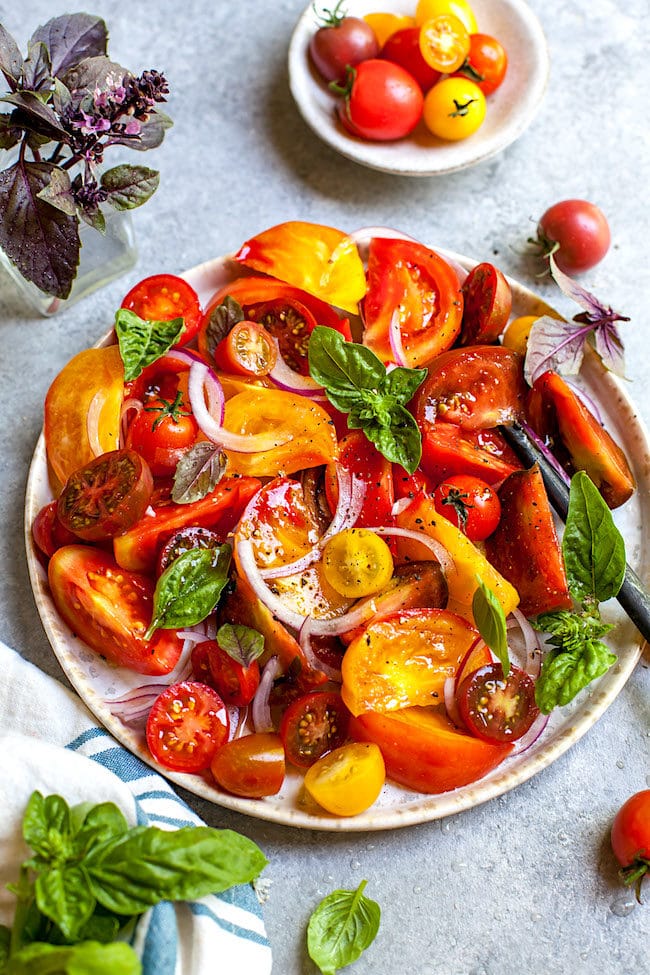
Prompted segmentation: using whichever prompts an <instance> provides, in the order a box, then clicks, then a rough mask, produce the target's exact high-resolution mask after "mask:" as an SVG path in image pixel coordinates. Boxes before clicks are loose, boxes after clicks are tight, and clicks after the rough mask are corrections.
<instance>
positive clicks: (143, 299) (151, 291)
mask: <svg viewBox="0 0 650 975" xmlns="http://www.w3.org/2000/svg"><path fill="white" fill-rule="evenodd" d="M122 308H128V309H129V311H132V312H135V314H136V315H138V316H139V317H140V318H143V319H145V321H154V322H166V321H171V319H173V318H182V319H183V322H184V328H183V332H182V334H181V338H180V339H179V341H178V342H177V343H176V344H177V345H187V343H188V342H191V340H192V339H193V338H194V336H195V335H196V334H197V332H198V330H199V326H200V324H201V320H202V318H203V309H202V308H201V303H200V301H199V296H198V295H197V293H196V291H195V290H194V288H193V287H192V286H191V285H190V284H188V283H187V281H185V279H184V278H179V277H177V276H176V275H175V274H153V275H152V276H151V277H148V278H144V280H143V281H140V282H139V283H138V284H136V285H135V286H134V287H133V288H131V290H130V291H129V292H128V294H127V295H125V297H124V299H123V300H122Z"/></svg>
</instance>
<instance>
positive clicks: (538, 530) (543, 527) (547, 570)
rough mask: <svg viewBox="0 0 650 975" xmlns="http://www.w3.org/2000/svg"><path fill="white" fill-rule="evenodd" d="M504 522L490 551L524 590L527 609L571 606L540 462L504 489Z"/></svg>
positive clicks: (523, 602)
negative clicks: (539, 466)
mask: <svg viewBox="0 0 650 975" xmlns="http://www.w3.org/2000/svg"><path fill="white" fill-rule="evenodd" d="M499 500H500V501H501V521H500V522H499V525H498V527H497V529H496V531H494V532H493V533H492V535H490V537H489V538H488V539H487V540H486V542H485V546H486V553H487V557H488V559H489V560H490V562H491V563H492V565H493V566H494V567H495V568H496V569H498V571H499V572H500V573H501V575H503V576H504V577H505V578H506V579H508V581H509V582H511V583H512V585H513V586H514V587H515V589H516V590H517V592H518V593H519V598H520V606H519V608H520V609H521V611H522V613H524V614H525V615H526V616H537V615H538V614H539V613H548V612H550V611H551V610H556V609H571V607H572V605H573V603H572V601H571V596H570V594H569V587H568V584H567V578H566V572H565V569H564V562H563V560H562V551H561V549H560V543H559V541H558V537H557V532H556V530H555V523H554V521H553V513H552V511H551V507H550V504H549V501H548V497H547V494H546V489H545V487H544V481H543V479H542V475H541V473H540V470H539V468H538V467H537V466H535V467H531V468H530V470H527V471H516V472H515V473H514V474H511V475H510V476H509V477H508V478H506V480H505V481H504V482H503V484H502V486H501V488H500V490H499Z"/></svg>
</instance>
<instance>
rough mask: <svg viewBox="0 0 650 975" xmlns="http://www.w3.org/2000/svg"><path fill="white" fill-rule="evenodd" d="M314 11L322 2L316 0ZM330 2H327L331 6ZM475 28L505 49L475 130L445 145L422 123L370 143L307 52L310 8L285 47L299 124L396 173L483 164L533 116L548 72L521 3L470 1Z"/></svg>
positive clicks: (358, 7) (359, 11)
mask: <svg viewBox="0 0 650 975" xmlns="http://www.w3.org/2000/svg"><path fill="white" fill-rule="evenodd" d="M317 6H318V8H319V9H320V8H321V6H322V4H317ZM330 6H332V5H330ZM344 7H345V10H346V13H347V14H349V15H350V16H355V17H363V15H364V14H367V13H374V12H376V11H378V10H381V11H387V12H388V11H389V12H390V13H396V14H409V15H413V13H414V11H415V7H416V0H390V2H389V3H387V4H381V3H378V2H377V0H349V2H346V3H345V4H344ZM472 9H473V10H474V13H475V15H476V20H477V23H478V27H479V30H480V31H481V33H484V34H491V35H492V36H493V37H496V38H498V40H500V41H501V43H502V44H503V46H504V47H505V49H506V52H507V54H508V70H507V73H506V77H505V80H504V82H503V84H502V85H501V87H500V88H498V89H497V91H496V92H494V93H493V94H492V95H490V96H489V98H488V106H487V114H486V118H485V122H484V123H483V125H482V126H481V128H480V129H479V130H478V131H477V132H475V133H474V134H473V135H471V136H470V137H469V138H467V139H463V140H462V141H460V142H444V141H443V140H442V139H438V138H436V136H434V135H431V133H430V132H429V131H428V130H427V128H426V127H425V125H424V122H420V123H419V124H418V126H417V127H416V129H415V130H414V131H413V132H412V133H411V135H410V136H408V137H407V138H405V139H400V140H398V141H397V142H369V141H365V140H363V139H358V138H356V137H355V136H353V135H351V134H350V133H349V132H347V131H346V130H345V129H344V128H343V126H342V125H341V123H340V122H339V121H338V119H337V117H336V112H335V105H336V98H335V96H334V95H333V94H332V93H331V92H330V91H329V89H328V87H327V84H326V82H324V81H323V80H322V79H321V78H320V76H319V75H318V73H317V72H316V70H315V68H314V67H313V66H312V64H311V62H310V59H309V55H308V48H309V41H310V39H311V37H312V35H313V34H314V31H315V30H316V29H317V27H318V17H317V15H316V14H315V12H314V9H313V6H312V5H310V6H308V7H307V8H306V9H305V11H304V13H303V14H302V16H301V18H300V20H299V21H298V23H297V25H296V28H295V30H294V33H293V35H292V37H291V43H290V45H289V84H290V87H291V93H292V95H293V97H294V99H295V101H296V104H297V106H298V109H299V110H300V113H301V115H302V117H303V118H304V120H305V122H307V124H308V125H309V126H310V128H311V129H313V131H314V132H315V133H316V135H317V136H318V137H319V138H321V139H323V141H324V142H327V143H328V145H330V146H331V147H332V148H333V149H336V150H337V152H340V153H341V154H342V155H344V156H347V158H348V159H353V160H354V161H355V162H358V163H361V164H362V165H364V166H369V167H370V168H371V169H380V170H383V171H384V172H387V173H395V174H398V175H401V176H436V175H441V174H443V173H452V172H454V171H455V170H458V169H465V168H466V167H468V166H474V165H475V164H476V163H479V162H483V160H485V159H489V158H490V157H491V156H495V155H496V154H497V153H499V152H501V151H502V150H503V149H505V148H506V146H509V145H510V144H511V143H512V142H514V141H515V139H518V138H519V136H520V135H521V134H522V132H523V131H524V130H525V129H526V128H527V126H528V125H529V124H530V122H531V121H532V120H533V118H534V116H535V113H536V112H537V110H538V108H539V106H540V103H541V101H542V97H543V95H544V90H545V88H546V81H547V78H548V72H549V58H548V50H547V47H546V39H545V37H544V33H543V31H542V28H541V26H540V23H539V21H538V20H537V18H536V16H535V14H534V13H533V12H532V10H531V9H530V8H529V7H528V5H527V4H526V3H524V2H523V0H473V2H472Z"/></svg>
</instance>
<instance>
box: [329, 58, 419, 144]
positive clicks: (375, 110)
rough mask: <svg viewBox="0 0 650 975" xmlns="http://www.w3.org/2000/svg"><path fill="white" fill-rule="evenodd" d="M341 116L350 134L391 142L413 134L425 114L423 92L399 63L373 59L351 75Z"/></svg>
mask: <svg viewBox="0 0 650 975" xmlns="http://www.w3.org/2000/svg"><path fill="white" fill-rule="evenodd" d="M348 77H349V81H348V85H347V86H346V91H345V93H344V97H343V98H342V100H341V101H340V102H339V105H338V115H339V118H340V120H341V122H342V123H343V125H344V126H345V128H346V129H348V131H349V132H352V134H353V135H357V136H360V137H361V138H362V139H371V140H373V141H374V142H390V141H392V140H394V139H401V138H403V137H404V136H405V135H408V134H409V132H412V131H413V129H414V128H415V126H416V125H417V124H418V122H419V121H420V117H421V115H422V101H423V99H422V90H421V88H420V86H419V84H418V83H417V81H416V80H415V78H414V77H413V76H412V75H410V74H409V73H408V71H405V70H404V68H402V67H401V65H399V64H393V63H392V61H382V60H381V59H379V58H372V59H371V60H370V61H362V62H361V64H359V65H357V67H356V68H351V69H350V71H349V72H348Z"/></svg>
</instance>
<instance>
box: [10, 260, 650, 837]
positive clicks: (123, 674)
mask: <svg viewBox="0 0 650 975" xmlns="http://www.w3.org/2000/svg"><path fill="white" fill-rule="evenodd" d="M440 252H441V253H443V254H445V252H444V251H440ZM446 256H447V257H449V258H450V259H452V260H454V261H456V262H458V263H459V264H461V265H464V266H465V267H467V268H469V267H472V266H473V265H474V263H475V262H474V261H472V260H469V259H468V258H465V257H461V256H459V255H457V254H449V253H447V255H446ZM241 273H242V270H241V268H240V267H238V266H236V265H234V264H233V263H232V262H231V261H230V260H229V259H228V258H217V259H215V260H213V261H209V262H207V263H206V264H202V265H200V266H199V267H196V268H193V269H192V270H190V271H188V272H186V274H185V275H184V277H185V278H187V280H188V281H189V282H190V283H191V284H192V285H193V287H194V288H195V289H196V290H197V291H198V293H199V296H200V297H201V300H202V301H203V302H205V301H206V300H207V299H208V298H209V297H210V295H211V294H213V293H214V291H216V289H217V288H219V287H221V286H222V285H223V284H226V283H227V282H228V281H230V280H232V279H233V278H234V277H236V276H238V275H241ZM510 284H511V286H512V291H513V316H517V315H529V314H535V315H540V314H543V312H544V311H545V309H547V308H548V306H547V305H545V303H544V302H543V301H542V300H541V299H540V298H539V297H538V296H536V295H535V294H533V293H532V292H531V291H529V290H528V289H527V288H525V287H523V286H522V285H520V284H518V283H517V282H514V281H511V282H510ZM107 341H108V337H106V338H105V339H104V340H103V342H107ZM583 379H584V386H585V388H586V390H587V392H588V393H589V394H590V395H591V396H593V398H594V399H596V400H597V401H598V402H599V404H600V406H601V409H602V413H603V421H604V422H605V425H606V426H607V428H608V429H609V430H610V432H611V433H612V435H613V436H614V437H615V439H616V440H617V441H618V442H619V443H620V444H621V445H622V446H623V448H624V450H625V452H626V454H627V456H628V458H629V460H630V462H631V464H632V467H633V470H634V474H635V477H636V479H637V483H638V491H637V493H636V494H635V495H634V497H633V498H632V499H631V500H630V501H629V502H628V503H627V504H626V505H625V506H624V508H623V509H619V510H618V511H617V512H615V520H616V522H617V524H618V526H619V528H620V529H621V531H622V532H623V535H624V537H625V540H626V545H627V559H628V562H629V563H630V564H631V565H632V567H633V568H634V569H635V570H636V571H637V573H638V574H639V576H640V577H641V579H642V580H644V581H645V583H646V584H647V583H648V578H649V576H650V568H649V567H650V503H649V499H650V452H649V444H648V437H647V434H646V431H645V429H644V427H643V424H642V423H641V421H640V420H639V418H638V417H637V415H636V411H635V408H634V404H633V403H632V402H631V401H630V399H629V398H628V396H627V394H626V392H625V391H624V389H623V386H622V384H621V383H620V382H619V381H618V380H617V379H616V378H615V377H614V376H612V374H611V373H606V372H605V371H604V370H603V369H602V368H601V366H600V365H599V363H598V361H597V360H596V359H595V357H593V356H589V357H588V361H587V362H586V366H585V369H584V376H583ZM51 498H52V495H51V492H50V487H49V483H48V476H47V464H46V457H45V444H44V440H43V436H42V435H41V437H40V439H39V441H38V444H37V446H36V449H35V452H34V456H33V459H32V464H31V467H30V471H29V478H28V482H27V493H26V502H25V538H26V546H27V558H28V563H29V572H30V579H31V584H32V588H33V591H34V597H35V600H36V605H37V607H38V611H39V613H40V616H41V619H42V622H43V626H44V628H45V631H46V633H47V636H48V638H49V641H50V643H51V645H52V648H53V650H54V653H55V654H56V656H57V658H58V660H59V663H60V664H61V667H62V668H63V670H64V671H65V673H66V675H67V677H68V679H69V680H70V682H71V684H72V685H73V687H75V689H76V690H77V692H78V693H79V695H80V696H81V697H82V698H83V700H84V701H85V702H86V704H87V705H88V707H89V708H90V710H91V711H92V712H93V713H94V715H95V716H96V717H97V719H98V720H99V721H100V722H101V723H102V724H103V725H104V726H105V727H106V728H107V729H108V730H109V731H110V732H111V734H113V735H114V736H115V738H116V739H117V740H118V741H120V742H121V743H122V744H123V745H124V746H125V747H126V748H128V749H130V751H132V752H133V753H134V754H136V755H138V756H139V757H140V758H141V759H142V760H143V761H145V762H147V763H148V764H150V765H153V766H154V767H156V768H158V766H156V765H155V763H154V762H153V761H152V759H151V757H150V755H149V753H148V751H147V748H146V745H145V742H144V736H143V735H142V734H140V733H138V732H135V731H133V730H132V729H130V728H128V727H126V726H125V725H124V724H122V722H121V721H120V720H119V719H118V718H116V717H115V716H114V715H113V714H112V713H111V710H110V701H111V700H114V699H115V698H117V697H120V696H121V695H122V694H124V693H126V692H127V691H128V690H130V689H131V688H133V687H136V686H137V685H138V684H142V683H146V682H154V681H156V680H157V679H156V678H143V677H141V676H140V675H137V674H133V673H131V672H130V671H127V670H125V669H122V668H116V667H112V666H110V665H109V664H107V663H106V662H105V661H103V660H102V659H101V658H100V657H99V656H98V655H97V654H95V653H94V652H93V651H91V650H89V649H88V647H86V646H85V644H83V643H82V642H81V641H80V640H78V639H76V638H75V637H74V636H73V635H72V633H71V632H70V630H69V629H68V627H67V626H66V625H65V624H64V623H63V621H62V620H61V619H60V617H59V615H58V613H57V611H56V609H55V607H54V604H53V602H52V599H51V596H50V592H49V589H48V584H47V574H46V572H45V570H44V568H43V566H42V564H41V562H40V560H39V558H38V556H37V554H36V552H35V549H34V546H33V542H32V537H31V525H32V523H33V520H34V518H35V516H36V514H37V513H38V511H39V510H40V508H41V507H42V506H43V505H44V504H46V503H47V502H48V501H50V500H51ZM605 615H606V617H607V619H608V620H609V621H610V622H613V623H615V624H616V629H615V630H614V632H613V634H612V639H611V640H610V643H611V645H612V648H613V649H614V651H615V653H617V655H618V663H617V664H615V666H614V667H612V668H611V670H610V671H608V673H607V674H605V676H604V677H602V678H601V679H600V680H599V681H598V682H597V683H596V685H595V686H594V687H593V688H592V689H591V690H590V691H588V692H583V693H582V695H580V697H579V698H578V700H577V701H576V702H574V703H573V704H572V705H571V706H569V707H567V708H564V709H562V710H561V711H558V712H557V713H554V714H553V715H552V717H551V720H550V722H549V724H548V726H547V728H546V731H545V733H544V735H543V736H542V737H541V738H540V739H539V740H538V741H537V742H536V743H535V744H534V745H533V746H532V747H531V748H529V749H528V751H526V752H524V753H522V754H521V755H518V756H515V757H514V758H511V759H508V760H506V761H505V762H504V763H503V764H502V765H500V766H499V767H498V768H497V769H495V770H494V771H493V772H492V773H490V774H489V775H487V776H485V778H483V779H481V780H479V781H478V782H475V783H473V784H471V785H468V786H465V787H463V788H461V789H457V790H455V791H453V792H448V793H444V794H442V795H435V796H428V795H421V794H417V793H412V792H407V791H406V790H404V789H402V788H400V787H399V786H394V785H392V784H387V785H386V786H385V787H384V789H383V791H382V794H381V796H380V797H379V799H378V800H377V802H376V803H375V805H374V806H372V807H371V808H370V809H368V810H367V811H366V812H364V813H362V814H361V815H359V816H355V817H354V818H351V819H339V818H336V817H334V816H329V815H327V814H324V813H323V812H322V810H319V809H317V808H316V807H314V806H313V805H311V804H310V803H309V801H308V800H307V799H306V798H305V795H304V792H303V790H302V788H301V782H302V776H301V775H300V774H299V773H297V772H289V774H288V775H287V778H286V781H285V784H284V786H283V788H282V791H281V793H280V794H279V795H277V796H274V797H272V798H269V799H263V800H255V799H240V798H237V797H236V796H231V795H228V794H227V793H224V792H222V791H220V790H219V789H218V788H217V787H216V786H215V785H214V784H213V783H212V782H211V781H209V777H208V776H198V775H183V774H179V773H173V772H168V771H166V770H165V769H161V768H158V771H159V772H161V773H162V774H163V775H166V776H167V778H169V779H170V780H171V781H173V782H175V783H177V784H178V785H180V786H183V788H185V789H188V790H189V791H190V792H193V793H195V794H196V795H198V796H201V797H202V798H204V799H209V800H211V801H212V802H214V803H216V804H217V805H220V806H224V807H226V808H228V809H233V810H236V811H237V812H241V813H245V814H246V815H249V816H254V817H256V818H259V819H264V820H269V821H272V822H276V823H282V824H285V825H288V826H296V827H301V828H304V829H323V830H337V831H363V830H383V829H394V828H396V827H400V826H410V825H413V824H415V823H421V822H427V821H430V820H435V819H440V818H442V817H444V816H449V815H451V814H453V813H457V812H460V811H462V810H464V809H469V808H471V807H472V806H476V805H478V804H479V803H482V802H485V801H486V800H488V799H492V798H494V797H495V796H498V795H501V794H503V793H504V792H507V791H509V790H510V789H513V788H514V787H515V786H517V785H519V784H520V783H522V782H525V781H526V780H527V779H529V778H530V777H531V776H533V775H535V774H536V773H537V772H539V771H540V770H541V769H543V768H546V767H547V766H548V765H550V764H551V763H552V762H554V761H555V759H557V758H558V757H559V756H560V755H562V754H563V753H564V752H565V751H566V750H567V749H568V748H569V747H570V746H571V745H572V744H573V743H574V742H576V741H578V739H579V738H581V737H582V735H584V734H585V733H586V732H587V731H588V730H589V729H590V728H591V727H592V725H593V724H595V722H596V721H597V720H598V718H599V717H600V716H601V715H602V714H603V712H604V711H605V710H606V709H607V707H608V706H609V705H610V704H611V703H612V701H613V700H614V699H615V698H616V696H617V695H618V693H619V692H620V690H621V689H622V687H623V685H624V684H625V682H626V680H627V679H628V677H629V676H630V674H631V673H632V671H633V669H634V667H635V665H636V663H637V661H638V660H639V657H640V655H641V649H642V645H643V641H642V638H641V637H640V635H639V633H638V632H637V630H636V629H635V627H634V626H633V625H632V624H631V623H630V621H629V620H627V618H626V617H625V615H624V614H623V612H622V610H621V609H620V608H619V606H618V604H617V603H615V602H612V603H611V604H608V605H607V606H606V607H605Z"/></svg>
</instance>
